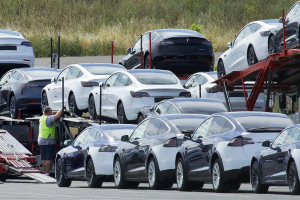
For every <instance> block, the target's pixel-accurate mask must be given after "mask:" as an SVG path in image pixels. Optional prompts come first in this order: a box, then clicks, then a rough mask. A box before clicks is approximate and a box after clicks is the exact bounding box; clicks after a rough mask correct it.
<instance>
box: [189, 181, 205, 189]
mask: <svg viewBox="0 0 300 200" xmlns="http://www.w3.org/2000/svg"><path fill="white" fill-rule="evenodd" d="M191 185H192V190H201V189H202V188H203V186H204V183H203V182H191Z"/></svg>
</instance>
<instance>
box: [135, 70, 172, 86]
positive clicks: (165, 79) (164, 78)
mask: <svg viewBox="0 0 300 200" xmlns="http://www.w3.org/2000/svg"><path fill="white" fill-rule="evenodd" d="M131 74H132V75H133V76H134V77H135V78H136V79H137V80H138V82H140V83H142V84H145V85H174V84H177V78H176V76H175V75H174V74H167V73H153V72H147V73H131Z"/></svg>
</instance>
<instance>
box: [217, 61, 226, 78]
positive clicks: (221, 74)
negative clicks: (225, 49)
mask: <svg viewBox="0 0 300 200" xmlns="http://www.w3.org/2000/svg"><path fill="white" fill-rule="evenodd" d="M218 74H219V76H220V77H222V76H224V75H225V69H224V64H223V63H222V62H221V63H219V70H218Z"/></svg>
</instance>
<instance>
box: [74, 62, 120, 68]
mask: <svg viewBox="0 0 300 200" xmlns="http://www.w3.org/2000/svg"><path fill="white" fill-rule="evenodd" d="M77 65H80V66H81V67H90V66H105V67H117V68H120V69H125V67H123V66H122V65H119V64H111V63H78V64H77Z"/></svg>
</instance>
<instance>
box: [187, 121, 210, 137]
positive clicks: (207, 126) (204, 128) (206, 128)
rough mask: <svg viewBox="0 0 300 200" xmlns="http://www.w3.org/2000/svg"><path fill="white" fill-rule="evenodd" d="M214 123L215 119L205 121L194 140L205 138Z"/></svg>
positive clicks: (196, 132)
mask: <svg viewBox="0 0 300 200" xmlns="http://www.w3.org/2000/svg"><path fill="white" fill-rule="evenodd" d="M212 121H213V118H212V117H211V118H209V119H207V120H205V121H204V122H203V123H202V124H201V125H200V126H199V127H198V128H197V130H196V131H195V133H194V135H193V138H192V139H193V140H197V139H198V138H203V137H205V136H206V135H207V134H208V132H209V130H210V127H211V122H212Z"/></svg>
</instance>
